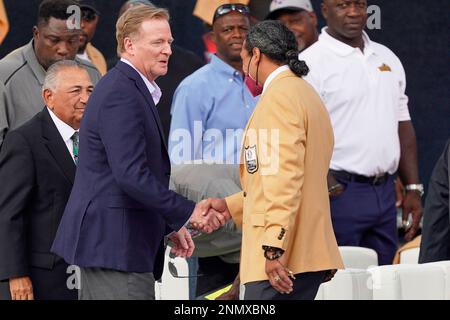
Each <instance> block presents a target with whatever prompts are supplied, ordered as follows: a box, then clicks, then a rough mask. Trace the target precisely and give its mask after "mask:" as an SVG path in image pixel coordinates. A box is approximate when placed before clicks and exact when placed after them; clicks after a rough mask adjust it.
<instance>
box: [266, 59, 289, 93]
mask: <svg viewBox="0 0 450 320" xmlns="http://www.w3.org/2000/svg"><path fill="white" fill-rule="evenodd" d="M286 70H289V66H288V65H284V66H281V67H278V68H277V69H275V70H274V71H273V72H272V73H271V74H269V76H268V77H267V79H266V82H264V88H263V93H264V92H265V91H266V89H267V87H268V86H269V84H270V83H271V82H272V81H273V79H275V78H276V77H277V76H278V75H279V74H280V73H282V72H283V71H286Z"/></svg>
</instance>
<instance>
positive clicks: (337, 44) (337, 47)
mask: <svg viewBox="0 0 450 320" xmlns="http://www.w3.org/2000/svg"><path fill="white" fill-rule="evenodd" d="M327 29H328V27H324V28H322V31H321V33H320V36H319V41H320V42H322V43H323V44H325V45H326V46H327V47H329V48H330V49H331V50H333V51H334V52H335V53H336V54H338V55H340V56H348V55H350V54H352V53H353V52H355V51H360V50H359V48H354V47H352V46H349V45H348V44H345V43H343V42H342V41H339V40H337V39H336V38H333V37H332V36H331V35H330V34H329V33H328V32H327ZM363 41H364V55H365V56H369V55H371V54H373V53H374V51H373V48H372V41H371V40H370V38H369V36H368V35H367V33H366V32H365V31H363Z"/></svg>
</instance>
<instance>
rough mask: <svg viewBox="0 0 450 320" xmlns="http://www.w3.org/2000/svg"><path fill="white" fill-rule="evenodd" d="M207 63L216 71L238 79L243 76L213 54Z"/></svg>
mask: <svg viewBox="0 0 450 320" xmlns="http://www.w3.org/2000/svg"><path fill="white" fill-rule="evenodd" d="M209 64H210V65H211V67H212V68H214V69H215V70H216V71H218V72H220V73H224V74H226V75H227V77H238V78H239V79H240V80H242V78H243V77H242V74H241V73H240V72H239V71H237V70H236V69H235V68H233V67H232V66H230V65H229V64H228V63H226V62H225V61H223V60H222V59H220V58H219V57H218V56H216V55H215V54H214V55H212V56H211V62H210V63H209Z"/></svg>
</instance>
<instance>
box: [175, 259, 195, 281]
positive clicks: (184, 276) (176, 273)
mask: <svg viewBox="0 0 450 320" xmlns="http://www.w3.org/2000/svg"><path fill="white" fill-rule="evenodd" d="M168 267H169V272H170V274H171V275H172V277H174V278H198V277H202V276H203V274H196V275H192V276H189V275H182V276H180V275H178V270H177V267H176V266H175V260H174V259H173V258H169V262H168Z"/></svg>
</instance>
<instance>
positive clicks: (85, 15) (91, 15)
mask: <svg viewBox="0 0 450 320" xmlns="http://www.w3.org/2000/svg"><path fill="white" fill-rule="evenodd" d="M95 18H97V14H96V13H95V12H94V11H93V10H91V9H83V10H81V19H82V20H83V21H86V22H91V21H94V20H95Z"/></svg>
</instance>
